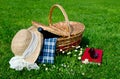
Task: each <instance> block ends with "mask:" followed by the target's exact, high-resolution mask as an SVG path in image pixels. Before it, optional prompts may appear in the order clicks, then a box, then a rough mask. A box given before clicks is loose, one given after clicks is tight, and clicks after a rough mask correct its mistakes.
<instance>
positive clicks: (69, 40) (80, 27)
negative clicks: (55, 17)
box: [32, 4, 85, 52]
mask: <svg viewBox="0 0 120 79" xmlns="http://www.w3.org/2000/svg"><path fill="white" fill-rule="evenodd" d="M56 7H58V8H59V9H60V10H61V12H62V14H63V15H64V18H65V21H64V22H58V23H54V24H52V13H53V10H54V9H55V8H56ZM32 24H33V25H34V26H37V27H41V28H43V29H44V30H46V31H48V32H51V33H53V34H56V35H59V36H60V37H59V38H58V39H57V46H56V51H57V52H60V51H68V50H72V49H74V48H75V47H76V46H79V44H80V42H81V40H82V34H83V32H84V29H85V26H84V24H82V23H80V22H74V21H69V19H68V16H67V14H66V12H65V10H64V8H63V7H62V6H61V5H59V4H54V5H53V6H52V7H51V9H50V13H49V26H45V25H43V24H40V23H37V22H35V21H33V22H32Z"/></svg>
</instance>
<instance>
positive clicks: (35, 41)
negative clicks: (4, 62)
mask: <svg viewBox="0 0 120 79" xmlns="http://www.w3.org/2000/svg"><path fill="white" fill-rule="evenodd" d="M31 34H32V39H31V42H30V44H29V45H28V47H27V49H26V50H25V51H24V53H23V55H22V57H23V58H26V57H27V56H29V55H31V54H32V53H33V52H34V51H35V49H36V47H37V44H38V37H37V35H36V34H35V33H33V32H31Z"/></svg>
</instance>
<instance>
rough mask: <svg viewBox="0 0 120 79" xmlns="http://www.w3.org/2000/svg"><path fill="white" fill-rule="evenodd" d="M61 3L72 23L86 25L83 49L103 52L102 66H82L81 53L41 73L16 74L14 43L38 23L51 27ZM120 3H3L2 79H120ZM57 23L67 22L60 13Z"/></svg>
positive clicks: (64, 57)
mask: <svg viewBox="0 0 120 79" xmlns="http://www.w3.org/2000/svg"><path fill="white" fill-rule="evenodd" d="M55 3H58V4H60V5H62V6H63V7H64V9H65V10H66V12H67V14H68V17H69V19H70V20H73V21H78V22H82V23H84V24H85V26H86V27H85V31H84V33H83V40H82V42H81V47H82V48H83V51H84V49H85V47H86V45H88V46H89V47H95V48H99V49H103V51H104V52H103V60H102V65H101V66H98V65H94V64H87V65H85V64H82V63H81V61H80V60H78V57H79V56H78V54H79V52H80V50H78V51H77V52H75V51H74V50H73V51H71V54H70V55H67V54H58V55H56V57H55V64H53V65H51V64H46V65H43V64H39V66H40V70H38V71H36V70H31V71H28V70H26V69H24V70H23V71H15V70H12V69H10V68H9V63H8V62H9V60H10V58H11V57H12V56H13V53H12V51H11V47H10V45H11V40H12V38H13V36H14V35H15V33H16V32H17V31H19V30H20V29H23V28H28V27H30V26H31V25H32V24H31V21H32V20H35V21H38V22H40V23H43V24H45V25H48V24H49V23H48V14H49V10H50V7H51V6H52V5H53V4H55ZM119 4H120V1H117V0H116V1H115V0H90V1H89V0H69V1H59V0H50V1H48V0H43V1H42V0H34V1H32V0H19V1H18V0H0V79H8V78H10V79H65V78H66V79H70V78H71V79H87V78H89V79H119V77H120V76H119V72H120V64H119V63H120V53H119V52H120V32H119V31H120V28H119V26H120V14H119V13H120V9H119V8H120V7H119ZM54 12H55V13H53V23H54V22H59V21H63V20H64V18H63V15H62V14H61V12H60V10H55V11H54Z"/></svg>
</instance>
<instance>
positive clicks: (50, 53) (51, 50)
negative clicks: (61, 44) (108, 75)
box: [37, 38, 57, 64]
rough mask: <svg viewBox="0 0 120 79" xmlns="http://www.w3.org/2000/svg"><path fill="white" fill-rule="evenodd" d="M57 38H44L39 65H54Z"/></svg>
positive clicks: (38, 60)
mask: <svg viewBox="0 0 120 79" xmlns="http://www.w3.org/2000/svg"><path fill="white" fill-rule="evenodd" d="M56 42H57V38H44V42H43V48H42V50H41V52H40V55H39V57H38V59H37V62H39V63H49V64H53V63H54V56H55V50H56Z"/></svg>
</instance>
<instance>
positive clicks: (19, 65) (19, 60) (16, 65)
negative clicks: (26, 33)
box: [9, 32, 39, 70]
mask: <svg viewBox="0 0 120 79" xmlns="http://www.w3.org/2000/svg"><path fill="white" fill-rule="evenodd" d="M31 34H32V39H31V42H30V44H29V46H28V47H27V49H26V50H25V51H24V53H23V55H22V56H14V57H12V58H11V59H10V61H9V64H10V68H12V69H15V70H22V69H23V68H24V67H26V68H27V69H28V70H31V69H36V70H37V69H39V66H38V65H37V64H36V63H29V62H27V61H25V60H24V58H26V57H28V56H29V55H31V53H32V52H34V51H35V48H36V47H37V43H38V37H37V35H36V34H34V33H33V32H31Z"/></svg>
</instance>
